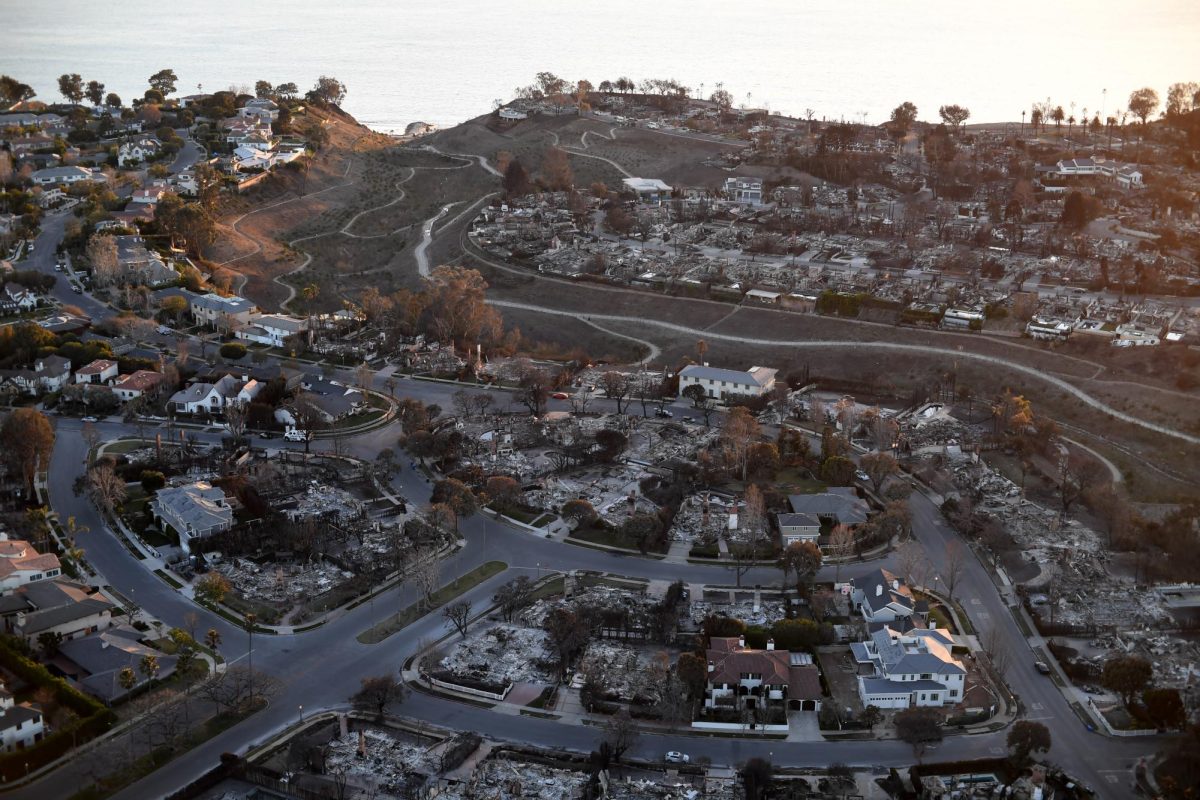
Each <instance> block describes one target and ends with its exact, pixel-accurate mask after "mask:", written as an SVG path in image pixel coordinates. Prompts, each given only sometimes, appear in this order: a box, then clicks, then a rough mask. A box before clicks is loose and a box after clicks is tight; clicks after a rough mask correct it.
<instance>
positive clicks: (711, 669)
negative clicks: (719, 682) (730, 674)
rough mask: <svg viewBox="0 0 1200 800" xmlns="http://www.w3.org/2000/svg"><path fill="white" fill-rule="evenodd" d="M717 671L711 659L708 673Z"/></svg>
mask: <svg viewBox="0 0 1200 800" xmlns="http://www.w3.org/2000/svg"><path fill="white" fill-rule="evenodd" d="M715 669H716V667H715V666H714V665H713V662H712V660H711V659H710V660H709V662H708V671H709V672H712V671H713V670H715Z"/></svg>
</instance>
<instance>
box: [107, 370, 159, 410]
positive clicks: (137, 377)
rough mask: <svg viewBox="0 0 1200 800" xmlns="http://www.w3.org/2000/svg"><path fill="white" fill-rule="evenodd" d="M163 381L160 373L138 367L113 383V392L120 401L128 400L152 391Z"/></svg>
mask: <svg viewBox="0 0 1200 800" xmlns="http://www.w3.org/2000/svg"><path fill="white" fill-rule="evenodd" d="M162 382H163V376H162V374H160V373H158V372H155V371H154V370H149V369H139V370H138V371H137V372H134V373H131V374H129V375H126V376H125V377H123V378H121V379H120V380H119V381H117V382H116V383H115V384H113V394H115V395H116V396H117V397H118V398H119V399H120V400H121V401H122V402H128V401H130V400H134V399H136V398H138V397H141V396H142V395H144V394H147V393H150V392H154V391H155V390H156V389H158V387H159V386H160V385H161V384H162Z"/></svg>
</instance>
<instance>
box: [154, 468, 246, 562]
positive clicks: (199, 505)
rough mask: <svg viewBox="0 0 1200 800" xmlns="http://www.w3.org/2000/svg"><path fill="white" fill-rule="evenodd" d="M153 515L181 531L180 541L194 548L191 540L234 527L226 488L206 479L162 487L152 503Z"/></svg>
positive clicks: (164, 523)
mask: <svg viewBox="0 0 1200 800" xmlns="http://www.w3.org/2000/svg"><path fill="white" fill-rule="evenodd" d="M150 510H151V512H153V514H154V517H155V518H156V519H158V520H159V522H161V523H162V524H163V525H170V526H171V527H172V528H174V529H175V532H176V533H178V534H179V544H180V546H181V547H182V548H183V549H184V550H185V551H186V552H191V548H189V547H188V543H189V542H191V541H192V540H193V539H203V538H205V537H208V536H212V535H213V534H214V533H220V532H221V531H227V530H229V529H230V528H231V527H233V509H232V508H231V507H230V506H229V503H228V502H226V500H225V492H223V491H222V490H221V489H220V488H219V487H216V486H213V485H212V484H211V483H208V482H207V481H196V482H195V483H189V484H186V485H184V486H175V487H172V488H163V489H159V490H158V493H157V494H156V495H155V497H154V500H153V501H152V502H151V503H150Z"/></svg>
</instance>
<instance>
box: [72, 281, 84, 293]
mask: <svg viewBox="0 0 1200 800" xmlns="http://www.w3.org/2000/svg"><path fill="white" fill-rule="evenodd" d="M71 291H72V292H74V293H75V294H83V287H82V286H80V285H79V284H78V283H72V284H71Z"/></svg>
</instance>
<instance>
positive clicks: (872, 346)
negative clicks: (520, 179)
mask: <svg viewBox="0 0 1200 800" xmlns="http://www.w3.org/2000/svg"><path fill="white" fill-rule="evenodd" d="M497 304H498V305H499V304H501V303H500V302H499V301H497ZM503 305H504V306H505V307H507V308H517V309H522V310H525V311H533V312H541V313H547V314H569V315H571V316H575V315H577V314H578V312H564V311H561V310H559V309H555V308H546V307H545V306H539V305H534V304H531V303H516V302H508V301H505V302H503ZM585 318H586V321H591V320H593V319H597V320H603V321H605V322H616V323H622V322H626V323H632V324H637V325H649V326H653V327H657V328H663V329H665V330H670V331H674V332H675V333H683V334H687V335H689V336H695V337H697V338H702V339H717V340H724V341H731V342H740V343H742V344H753V345H761V346H766V347H794V348H805V347H809V348H853V349H854V350H892V351H899V352H907V353H922V354H928V355H939V356H940V355H945V352H946V351H945V349H944V348H941V347H934V346H932V345H920V344H900V343H894V342H856V341H850V340H846V341H837V340H829V341H814V340H811V339H798V340H786V339H760V338H757V337H752V336H735V335H732V334H727V333H717V332H714V331H705V330H701V329H699V328H691V327H688V326H686V325H678V324H675V323H672V322H663V321H661V320H655V319H643V318H641V317H625V316H620V315H616V314H588V315H585ZM956 357H957V358H963V359H968V360H971V361H979V362H982V363H985V364H993V365H996V366H1000V367H1005V368H1007V369H1011V370H1013V371H1015V372H1020V373H1022V374H1024V375H1028V376H1029V377H1032V378H1035V379H1037V380H1040V381H1044V382H1046V383H1049V384H1051V385H1052V386H1054V387H1056V388H1058V389H1061V390H1062V391H1064V392H1066V393H1068V394H1070V395H1071V396H1072V397H1075V398H1076V399H1078V400H1080V401H1081V402H1083V403H1084V404H1085V405H1088V406H1090V407H1092V408H1094V409H1096V410H1097V411H1100V412H1102V413H1104V414H1107V415H1108V416H1110V417H1113V418H1114V419H1119V420H1121V421H1122V422H1128V423H1129V424H1131V425H1137V426H1138V427H1140V428H1145V429H1146V430H1150V431H1154V432H1155V433H1161V434H1163V435H1164V436H1170V437H1171V438H1173V439H1179V440H1181V441H1184V442H1187V443H1189V444H1194V445H1200V436H1193V435H1192V434H1190V433H1184V432H1183V431H1180V430H1176V429H1175V428H1171V427H1168V426H1166V425H1160V424H1158V423H1156V422H1150V421H1149V420H1144V419H1141V418H1140V417H1135V416H1133V415H1132V414H1126V413H1125V412H1124V411H1119V410H1117V409H1115V408H1113V407H1112V406H1109V405H1107V404H1105V403H1103V402H1101V401H1100V400H1097V399H1096V398H1094V397H1092V396H1091V395H1090V394H1088V393H1087V392H1085V391H1083V390H1082V389H1080V388H1079V387H1077V386H1075V385H1073V384H1070V383H1067V382H1066V381H1064V380H1062V379H1061V378H1056V377H1054V376H1052V375H1048V374H1046V373H1045V372H1044V371H1043V370H1039V369H1035V368H1034V367H1028V366H1026V365H1024V364H1019V363H1017V362H1015V361H1009V360H1007V359H1003V358H999V357H997V356H989V355H984V354H982V353H973V352H970V351H966V350H963V351H959V352H958V353H957V354H956Z"/></svg>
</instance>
